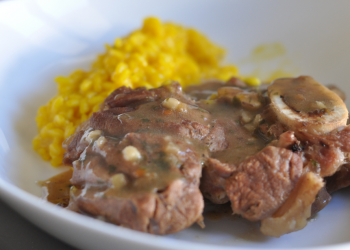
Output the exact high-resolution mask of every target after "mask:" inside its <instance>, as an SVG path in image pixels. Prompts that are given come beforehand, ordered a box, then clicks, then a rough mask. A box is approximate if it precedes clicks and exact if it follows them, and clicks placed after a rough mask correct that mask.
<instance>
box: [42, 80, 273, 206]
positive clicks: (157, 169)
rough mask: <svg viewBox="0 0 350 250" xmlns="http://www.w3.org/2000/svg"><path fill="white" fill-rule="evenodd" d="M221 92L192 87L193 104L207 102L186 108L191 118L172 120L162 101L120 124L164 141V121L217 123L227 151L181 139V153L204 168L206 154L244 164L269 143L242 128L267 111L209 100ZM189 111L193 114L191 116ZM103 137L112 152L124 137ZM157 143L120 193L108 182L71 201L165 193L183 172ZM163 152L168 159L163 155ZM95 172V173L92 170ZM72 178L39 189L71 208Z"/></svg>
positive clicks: (84, 163)
mask: <svg viewBox="0 0 350 250" xmlns="http://www.w3.org/2000/svg"><path fill="white" fill-rule="evenodd" d="M221 87H225V85H224V84H223V83H221V82H212V83H207V84H204V85H196V86H191V88H189V89H188V90H186V93H187V94H188V95H190V96H191V97H192V98H193V99H198V98H203V99H204V100H200V101H197V102H196V103H194V104H187V109H188V112H176V111H171V112H169V114H167V113H164V112H165V111H168V110H167V109H164V108H163V107H162V106H161V101H158V102H150V103H146V104H143V105H141V106H140V107H139V108H138V109H137V110H135V111H132V112H128V113H125V114H122V115H119V116H118V120H119V121H120V122H121V123H122V124H123V123H125V122H126V121H127V120H129V119H136V120H138V121H140V124H139V125H140V129H139V130H137V131H136V132H137V133H148V132H151V133H152V134H154V135H155V136H157V135H162V138H163V137H164V134H162V133H164V132H162V131H161V130H162V126H163V125H162V124H164V123H165V122H166V121H174V122H175V123H178V122H179V121H181V120H183V119H188V120H191V121H196V122H198V123H200V124H203V125H206V126H214V124H215V122H219V123H220V124H221V125H222V126H223V127H224V130H225V139H226V142H227V144H228V146H227V148H226V149H225V150H223V151H219V152H214V153H209V152H208V148H207V147H206V146H205V144H204V143H202V142H201V141H199V140H198V139H183V138H180V140H187V142H186V143H187V144H186V143H185V144H183V145H182V148H181V149H180V151H183V152H186V151H196V153H197V154H199V155H201V156H203V162H202V163H203V164H204V163H205V158H206V157H208V156H209V155H208V154H210V157H212V158H216V159H218V160H220V161H222V162H225V163H229V164H239V163H240V162H242V161H244V160H245V159H246V158H248V157H250V156H252V155H254V154H256V153H257V152H259V151H260V150H261V149H262V148H264V147H265V146H266V144H267V142H266V140H263V139H262V138H259V137H256V136H255V135H254V133H253V131H252V130H249V129H247V128H246V127H245V126H244V125H246V124H247V123H250V124H251V123H252V122H253V120H254V118H255V117H256V116H257V115H258V114H260V113H261V112H262V110H263V108H264V106H261V107H260V108H257V109H253V110H246V109H245V108H243V107H242V106H241V105H237V103H233V102H226V101H222V100H220V99H215V100H205V99H206V98H208V97H209V96H210V95H212V94H215V93H217V90H218V89H219V88H221ZM226 87H227V86H226ZM247 91H248V92H249V93H256V90H253V89H249V90H247ZM248 92H247V93H248ZM191 110H192V111H193V110H194V111H195V112H191ZM242 111H245V112H247V113H248V114H249V115H250V116H251V117H252V121H250V122H246V123H243V122H242V121H241V116H242ZM179 117H180V120H179ZM101 136H104V137H105V138H106V140H107V143H108V145H110V147H118V145H119V143H120V138H121V137H120V136H116V135H107V134H105V132H103V131H102V134H101ZM169 138H171V139H170V141H173V142H174V144H175V145H176V144H177V143H176V140H179V138H178V137H177V136H176V135H175V134H171V133H170V135H169ZM158 140H159V145H161V146H155V145H156V144H154V145H153V144H152V145H153V146H151V145H149V144H148V143H146V142H144V143H143V144H142V147H141V148H140V146H139V148H140V149H141V150H143V152H144V153H145V152H149V153H147V154H148V155H152V156H153V157H154V158H152V159H148V160H146V159H143V160H142V161H141V162H139V163H138V164H137V165H135V164H131V165H130V166H129V165H128V166H127V169H128V170H127V171H130V172H129V173H125V174H126V176H128V177H127V179H128V183H127V185H125V186H123V187H121V188H118V189H116V188H114V187H113V186H111V184H110V183H108V182H106V181H104V182H101V185H96V184H93V185H90V184H87V185H85V186H84V187H78V188H76V189H73V191H72V195H73V196H78V195H81V193H82V192H84V195H85V196H86V197H94V196H95V194H97V193H98V195H101V196H114V197H130V194H135V193H156V192H158V191H159V190H164V189H165V188H166V187H167V186H168V185H169V184H170V183H171V182H173V181H174V180H176V179H180V178H182V177H183V176H182V174H181V172H180V171H179V168H180V166H176V164H177V163H176V162H171V159H170V160H169V159H168V158H167V156H168V155H169V154H168V153H167V152H165V151H164V148H165V146H164V141H162V139H158ZM184 145H185V146H184ZM157 147H159V148H157ZM87 149H88V150H87V151H86V152H89V150H96V149H93V144H90V145H89V146H88V148H87ZM102 151H103V149H102ZM102 151H91V152H90V153H89V154H90V155H89V154H87V155H86V156H84V157H81V158H80V160H79V163H77V164H81V166H80V168H81V169H88V168H89V161H90V160H91V157H94V155H96V153H98V154H100V155H106V154H107V152H102ZM156 152H158V153H156ZM162 152H165V153H164V154H163V155H162V154H161V153H162ZM115 153H116V154H120V151H115ZM173 160H174V159H173ZM175 161H176V159H175ZM180 162H181V161H180ZM171 166H172V167H171ZM174 166H175V167H174ZM112 167H113V166H108V167H107V166H106V168H108V169H109V171H110V173H109V174H110V175H111V176H112V174H113V169H112ZM114 168H115V167H114ZM124 169H125V168H124ZM89 171H90V170H89ZM91 171H93V170H92V169H91ZM133 173H138V175H139V176H136V177H132V178H131V177H130V176H133V175H134V174H133ZM116 174H117V172H116ZM71 177H72V171H69V172H66V173H63V174H60V175H58V176H55V177H53V178H51V179H49V180H47V181H45V182H42V183H41V185H42V186H43V187H46V188H47V190H48V193H49V195H48V196H47V200H48V201H50V202H52V203H55V204H60V205H62V206H67V205H68V202H69V194H70V193H69V192H70V190H69V188H70V186H71V185H70V182H69V180H70V179H71ZM81 188H83V189H81Z"/></svg>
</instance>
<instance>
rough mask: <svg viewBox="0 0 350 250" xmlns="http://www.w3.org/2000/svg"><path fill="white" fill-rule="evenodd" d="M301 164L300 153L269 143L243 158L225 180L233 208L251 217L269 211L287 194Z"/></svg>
mask: <svg viewBox="0 0 350 250" xmlns="http://www.w3.org/2000/svg"><path fill="white" fill-rule="evenodd" d="M302 168H303V162H302V159H301V158H300V156H298V155H297V154H295V153H293V152H292V151H290V150H287V149H283V148H277V147H272V146H269V147H266V148H264V149H263V150H262V151H260V152H259V153H257V154H256V155H254V156H252V157H250V158H249V159H247V160H245V161H243V162H242V163H241V164H239V165H238V167H237V170H236V171H235V172H234V173H233V175H232V176H231V177H230V178H228V179H227V180H226V192H227V195H228V197H229V198H230V200H231V205H232V210H233V212H234V213H237V214H240V215H242V216H243V217H244V218H247V219H249V220H254V221H256V220H262V219H265V218H267V217H268V216H270V215H272V213H273V212H275V211H276V210H277V209H278V208H279V207H280V206H281V205H282V203H283V202H284V201H285V200H286V199H287V198H288V196H289V194H290V193H291V191H292V190H293V188H294V186H295V184H296V182H297V181H298V179H299V177H300V175H301V172H302Z"/></svg>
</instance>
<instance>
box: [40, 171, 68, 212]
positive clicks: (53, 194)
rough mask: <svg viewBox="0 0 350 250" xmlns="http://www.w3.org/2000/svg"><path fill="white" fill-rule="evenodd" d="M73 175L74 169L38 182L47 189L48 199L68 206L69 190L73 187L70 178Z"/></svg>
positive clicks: (59, 204) (62, 205)
mask: <svg viewBox="0 0 350 250" xmlns="http://www.w3.org/2000/svg"><path fill="white" fill-rule="evenodd" d="M72 175H73V169H72V168H70V169H69V170H68V171H65V172H63V173H60V174H58V175H55V176H53V177H51V178H50V179H48V180H46V181H39V182H38V184H39V185H40V186H41V187H43V188H46V189H47V196H46V200H47V201H49V202H51V203H53V204H56V205H58V206H61V207H67V206H68V204H69V192H70V188H71V186H72V185H71V183H70V179H71V178H72Z"/></svg>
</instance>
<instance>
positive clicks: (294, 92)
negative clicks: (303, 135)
mask: <svg viewBox="0 0 350 250" xmlns="http://www.w3.org/2000/svg"><path fill="white" fill-rule="evenodd" d="M268 96H269V98H270V100H271V107H272V110H273V111H274V112H275V114H276V115H277V119H278V120H279V121H280V122H281V123H283V124H284V125H286V126H287V127H288V128H289V129H290V130H294V131H304V132H308V133H313V134H324V133H327V132H330V131H332V130H334V129H335V128H338V127H340V126H345V125H346V121H347V118H348V110H347V108H346V106H345V104H344V102H343V100H342V99H341V98H340V97H339V96H338V95H337V94H335V93H334V92H333V91H331V90H329V89H327V88H326V87H325V86H323V85H321V84H320V83H318V82H316V81H315V80H314V79H313V78H312V77H309V76H300V77H297V78H281V79H277V80H275V81H274V82H273V83H272V84H271V85H270V86H269V87H268Z"/></svg>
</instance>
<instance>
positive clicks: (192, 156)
mask: <svg viewBox="0 0 350 250" xmlns="http://www.w3.org/2000/svg"><path fill="white" fill-rule="evenodd" d="M169 97H172V98H175V99H176V100H177V101H178V102H179V103H181V105H182V107H184V108H183V109H179V110H175V109H171V108H169V107H167V106H165V105H163V101H164V100H165V99H166V98H169ZM209 116H210V115H209V114H208V112H205V111H203V110H201V109H199V108H198V107H197V106H196V105H194V103H193V102H192V101H191V99H189V98H188V97H186V96H184V95H182V92H181V87H180V85H179V84H176V83H174V84H171V85H168V86H164V87H161V88H158V89H152V90H146V89H144V88H139V89H135V90H131V89H128V88H125V87H123V88H121V89H118V90H116V91H114V92H113V93H112V94H111V95H110V96H109V97H108V98H107V99H106V101H105V103H104V104H103V106H102V108H101V111H99V112H96V113H94V114H93V116H92V117H91V118H90V119H89V121H88V122H87V123H86V124H87V126H84V127H83V128H82V129H81V130H80V131H79V132H77V133H76V134H75V135H74V136H73V137H72V139H71V140H70V143H69V144H68V146H67V152H66V154H65V162H66V163H68V164H69V163H72V164H73V168H74V171H73V177H72V179H71V183H72V185H73V186H74V188H73V191H72V194H71V201H70V205H69V208H71V209H72V210H75V211H79V212H81V213H85V214H88V215H91V216H94V217H99V218H102V219H104V220H106V221H110V222H112V223H115V224H117V225H121V226H125V227H128V228H132V229H135V230H139V231H143V232H149V233H154V234H169V233H175V232H177V231H180V230H182V229H184V228H186V227H188V226H190V225H192V224H193V223H194V222H196V221H199V220H201V218H202V215H201V214H202V211H203V206H204V202H203V196H202V194H201V192H200V190H199V180H200V177H201V172H202V162H203V161H204V158H205V157H207V156H208V153H209V147H207V146H205V144H204V143H203V142H202V140H203V139H204V138H207V136H208V134H209V133H210V132H211V130H214V129H213V128H211V127H210V121H209V119H208V117H209ZM215 129H216V130H217V128H215ZM216 130H214V131H213V132H212V133H211V134H212V136H211V138H212V139H213V138H215V135H216V134H217V135H218V136H221V137H222V133H220V129H219V132H217V131H216ZM221 132H222V131H221ZM208 140H209V139H207V141H208ZM212 144H213V145H214V144H215V142H213V143H212ZM220 145H221V144H220V143H219V144H215V145H214V146H215V147H220ZM214 146H213V147H214Z"/></svg>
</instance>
